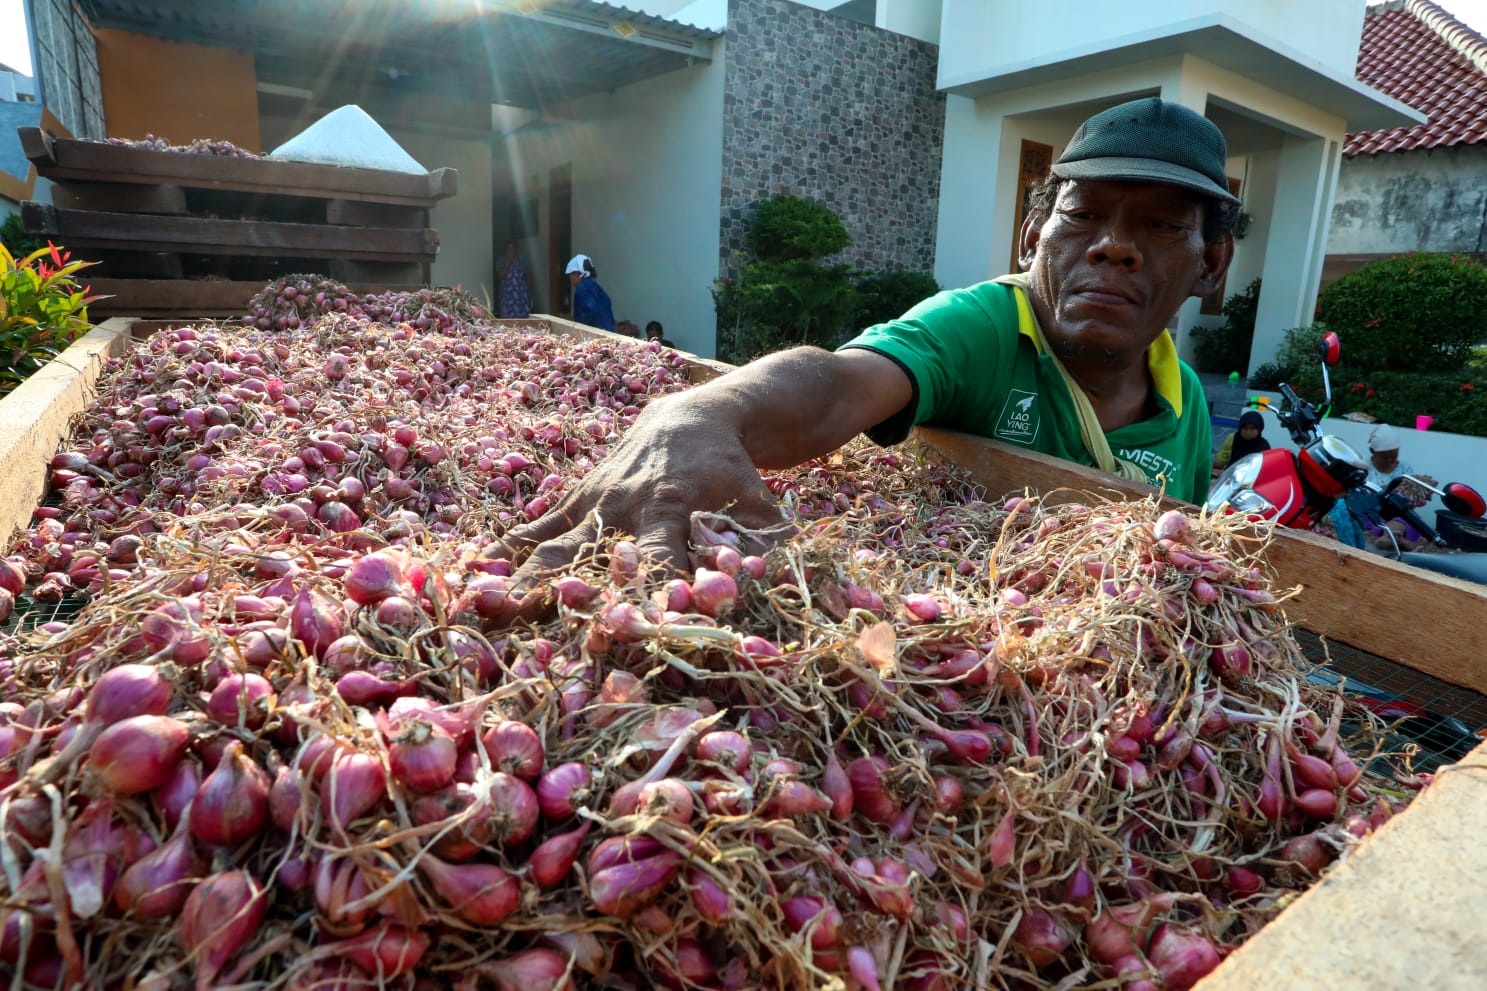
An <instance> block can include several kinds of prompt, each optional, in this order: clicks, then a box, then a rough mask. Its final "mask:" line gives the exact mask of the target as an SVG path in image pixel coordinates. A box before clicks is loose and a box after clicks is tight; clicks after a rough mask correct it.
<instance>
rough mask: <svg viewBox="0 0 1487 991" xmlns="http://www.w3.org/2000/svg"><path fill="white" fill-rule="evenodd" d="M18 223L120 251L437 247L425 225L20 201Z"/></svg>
mask: <svg viewBox="0 0 1487 991" xmlns="http://www.w3.org/2000/svg"><path fill="white" fill-rule="evenodd" d="M21 220H22V222H23V223H24V224H25V226H26V230H27V231H30V232H32V233H36V234H43V235H46V236H48V237H51V238H54V239H56V240H58V241H59V242H60V243H65V244H66V245H67V246H68V247H70V248H73V249H77V248H83V247H98V248H127V249H129V250H133V251H180V252H193V253H199V254H213V255H268V256H274V257H290V258H359V259H365V260H369V261H372V260H378V261H394V262H402V261H411V260H415V259H418V258H422V257H432V256H433V255H436V254H438V251H439V235H438V234H437V233H436V232H435V231H434V230H433V228H429V227H420V228H397V227H334V226H331V225H328V224H288V223H282V222H278V221H271V220H222V219H218V218H215V217H172V216H162V215H159V214H138V213H103V212H98V211H93V210H66V209H59V208H58V207H55V206H52V205H51V204H48V203H37V202H34V201H32V200H27V201H26V202H25V203H23V204H22V205H21Z"/></svg>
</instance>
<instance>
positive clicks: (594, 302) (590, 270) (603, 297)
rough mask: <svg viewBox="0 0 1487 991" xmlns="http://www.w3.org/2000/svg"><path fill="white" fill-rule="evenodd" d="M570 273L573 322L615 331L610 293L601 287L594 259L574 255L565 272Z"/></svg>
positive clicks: (569, 282)
mask: <svg viewBox="0 0 1487 991" xmlns="http://www.w3.org/2000/svg"><path fill="white" fill-rule="evenodd" d="M564 271H566V272H567V273H568V284H569V285H570V286H572V287H573V320H574V322H575V323H582V324H587V325H588V326H590V327H598V328H599V329H600V330H608V331H610V332H613V331H614V310H613V309H611V308H610V305H609V293H607V292H605V291H604V287H603V286H601V285H599V280H598V279H597V278H596V276H597V275H598V272H597V271H595V269H594V262H593V259H591V258H589V256H588V255H574V256H573V258H572V260H570V261H569V262H568V267H567V268H566V269H565V270H564Z"/></svg>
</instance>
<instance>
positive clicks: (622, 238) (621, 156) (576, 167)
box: [497, 41, 725, 356]
mask: <svg viewBox="0 0 1487 991" xmlns="http://www.w3.org/2000/svg"><path fill="white" fill-rule="evenodd" d="M724 57H725V45H724V43H723V42H722V41H717V42H714V53H713V61H712V62H711V63H709V64H701V65H697V66H694V67H692V68H690V69H682V70H679V71H676V72H672V73H668V74H666V75H663V76H658V77H656V78H654V79H649V80H646V81H644V82H640V83H635V84H633V85H630V86H626V87H624V88H623V89H620V90H618V91H616V92H614V93H609V94H603V95H599V96H593V97H588V98H585V99H583V100H579V101H575V102H573V103H571V104H568V105H566V106H563V107H561V108H558V109H557V110H556V111H555V112H553V113H551V114H549V116H548V118H547V119H545V120H544V121H543V122H540V123H538V124H535V125H531V126H529V127H528V128H527V129H525V130H523V131H519V132H517V133H515V134H514V135H513V136H512V137H511V138H509V139H507V140H505V141H504V142H501V143H499V144H498V150H497V153H498V154H500V155H504V156H505V157H506V158H507V159H508V163H507V164H508V165H509V170H510V173H511V175H512V177H513V179H514V183H515V189H516V190H517V191H519V192H520V193H523V194H526V195H532V194H536V195H538V196H539V200H540V203H541V220H540V233H539V235H538V237H537V239H536V241H535V242H534V243H529V244H527V245H524V250H525V252H526V254H527V257H528V258H529V260H534V261H535V262H536V264H535V265H534V267H533V273H534V275H535V276H536V278H537V281H538V283H539V287H545V286H546V284H547V280H546V274H545V267H546V259H547V244H548V239H549V238H550V237H551V236H552V225H551V218H550V217H549V216H548V205H549V204H548V196H547V186H548V176H549V171H550V170H551V169H552V168H553V167H555V166H559V165H562V164H563V163H565V162H571V163H572V166H573V209H572V243H573V250H574V251H575V252H582V253H583V254H587V255H589V256H591V257H592V258H593V260H594V264H595V266H596V267H597V268H598V270H599V282H600V284H602V285H603V286H604V289H605V290H606V291H607V292H608V293H609V296H610V299H611V300H612V301H613V304H614V315H615V319H616V320H627V319H628V320H633V321H634V322H635V323H636V324H637V325H639V326H640V327H641V328H642V329H643V328H644V327H645V324H646V323H647V322H648V321H650V320H659V321H661V323H662V324H663V325H664V326H665V328H666V336H667V338H668V339H670V340H671V341H672V342H674V343H675V344H676V346H677V347H679V348H682V349H684V350H688V351H694V352H696V353H699V354H703V355H709V356H710V355H711V354H712V353H713V346H714V336H715V328H716V326H717V320H716V315H715V311H714V309H713V302H712V295H711V293H710V289H711V287H712V281H713V279H715V278H717V275H718V220H719V210H720V209H721V203H722V184H723V171H722V170H723V59H724ZM559 264H561V262H559ZM539 297H540V300H541V302H542V304H543V305H544V306H547V305H550V301H548V300H547V299H546V293H545V289H544V288H539Z"/></svg>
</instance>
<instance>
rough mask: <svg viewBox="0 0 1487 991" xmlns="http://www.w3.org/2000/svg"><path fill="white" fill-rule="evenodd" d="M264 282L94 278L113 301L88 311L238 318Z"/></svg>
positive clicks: (367, 287)
mask: <svg viewBox="0 0 1487 991" xmlns="http://www.w3.org/2000/svg"><path fill="white" fill-rule="evenodd" d="M266 281H267V280H243V279H239V280H202V279H94V280H93V281H92V286H93V291H94V292H97V293H104V294H107V295H109V296H112V297H113V298H111V299H107V300H102V301H100V302H98V303H94V304H93V305H92V306H90V307H89V308H88V312H89V313H92V314H96V315H105V314H119V315H127V316H148V317H154V316H159V315H167V316H179V317H241V316H242V315H243V313H244V311H245V310H246V309H247V307H248V300H250V299H252V298H253V296H254V294H255V293H257V292H258V291H259V290H261V289H262V288H263V287H264V284H265V282H266ZM347 288H349V289H350V290H351V291H352V292H355V293H358V294H363V295H364V294H366V293H379V292H387V291H391V292H402V291H410V290H415V289H422V288H423V286H422V285H416V284H402V285H393V284H389V283H385V282H379V283H352V284H349V285H348V286H347Z"/></svg>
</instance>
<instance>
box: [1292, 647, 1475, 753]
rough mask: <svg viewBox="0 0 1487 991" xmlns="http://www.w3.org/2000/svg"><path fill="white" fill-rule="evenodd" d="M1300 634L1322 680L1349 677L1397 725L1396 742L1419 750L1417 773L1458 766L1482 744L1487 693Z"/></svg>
mask: <svg viewBox="0 0 1487 991" xmlns="http://www.w3.org/2000/svg"><path fill="white" fill-rule="evenodd" d="M1294 632H1295V635H1296V642H1297V643H1298V644H1299V645H1300V646H1301V649H1302V652H1303V653H1304V654H1305V655H1306V657H1307V659H1308V660H1310V661H1312V662H1314V663H1316V664H1320V665H1322V666H1323V671H1321V672H1319V673H1318V678H1319V680H1329V681H1330V680H1335V679H1338V678H1342V679H1346V687H1347V690H1348V691H1349V692H1351V693H1353V694H1355V695H1356V696H1357V697H1358V698H1359V699H1360V700H1361V701H1362V702H1363V704H1364V705H1366V706H1367V707H1368V708H1369V709H1371V710H1373V712H1374V713H1375V714H1376V715H1378V716H1380V717H1381V718H1383V719H1384V720H1385V721H1387V722H1390V723H1392V724H1393V725H1394V736H1395V738H1396V740H1395V742H1396V743H1398V744H1407V743H1413V744H1415V745H1417V746H1418V747H1419V752H1418V753H1417V754H1416V756H1415V758H1414V761H1413V764H1414V769H1415V770H1416V771H1435V770H1436V769H1437V768H1439V767H1440V766H1441V765H1443V764H1452V763H1455V762H1456V761H1458V760H1460V759H1461V758H1462V757H1464V756H1466V754H1467V752H1468V751H1469V750H1471V749H1472V748H1473V747H1474V746H1476V745H1477V744H1479V743H1481V742H1482V737H1481V736H1480V735H1478V734H1479V733H1481V732H1483V731H1484V728H1487V695H1482V694H1480V693H1478V692H1474V691H1472V690H1471V689H1469V688H1462V687H1460V686H1458V685H1453V684H1451V683H1450V682H1446V681H1441V680H1440V679H1439V678H1432V677H1431V676H1429V675H1427V674H1421V673H1420V672H1419V671H1415V670H1413V669H1412V668H1407V667H1405V666H1404V665H1402V664H1396V663H1395V662H1393V661H1391V660H1388V659H1387V658H1383V657H1377V656H1375V655H1373V654H1369V653H1365V652H1364V651H1361V650H1358V649H1357V648H1355V647H1350V646H1348V645H1347V644H1344V643H1338V642H1337V641H1334V640H1326V639H1324V638H1322V637H1319V636H1317V635H1316V634H1314V633H1310V632H1308V631H1306V630H1301V629H1297V630H1295V631H1294Z"/></svg>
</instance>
